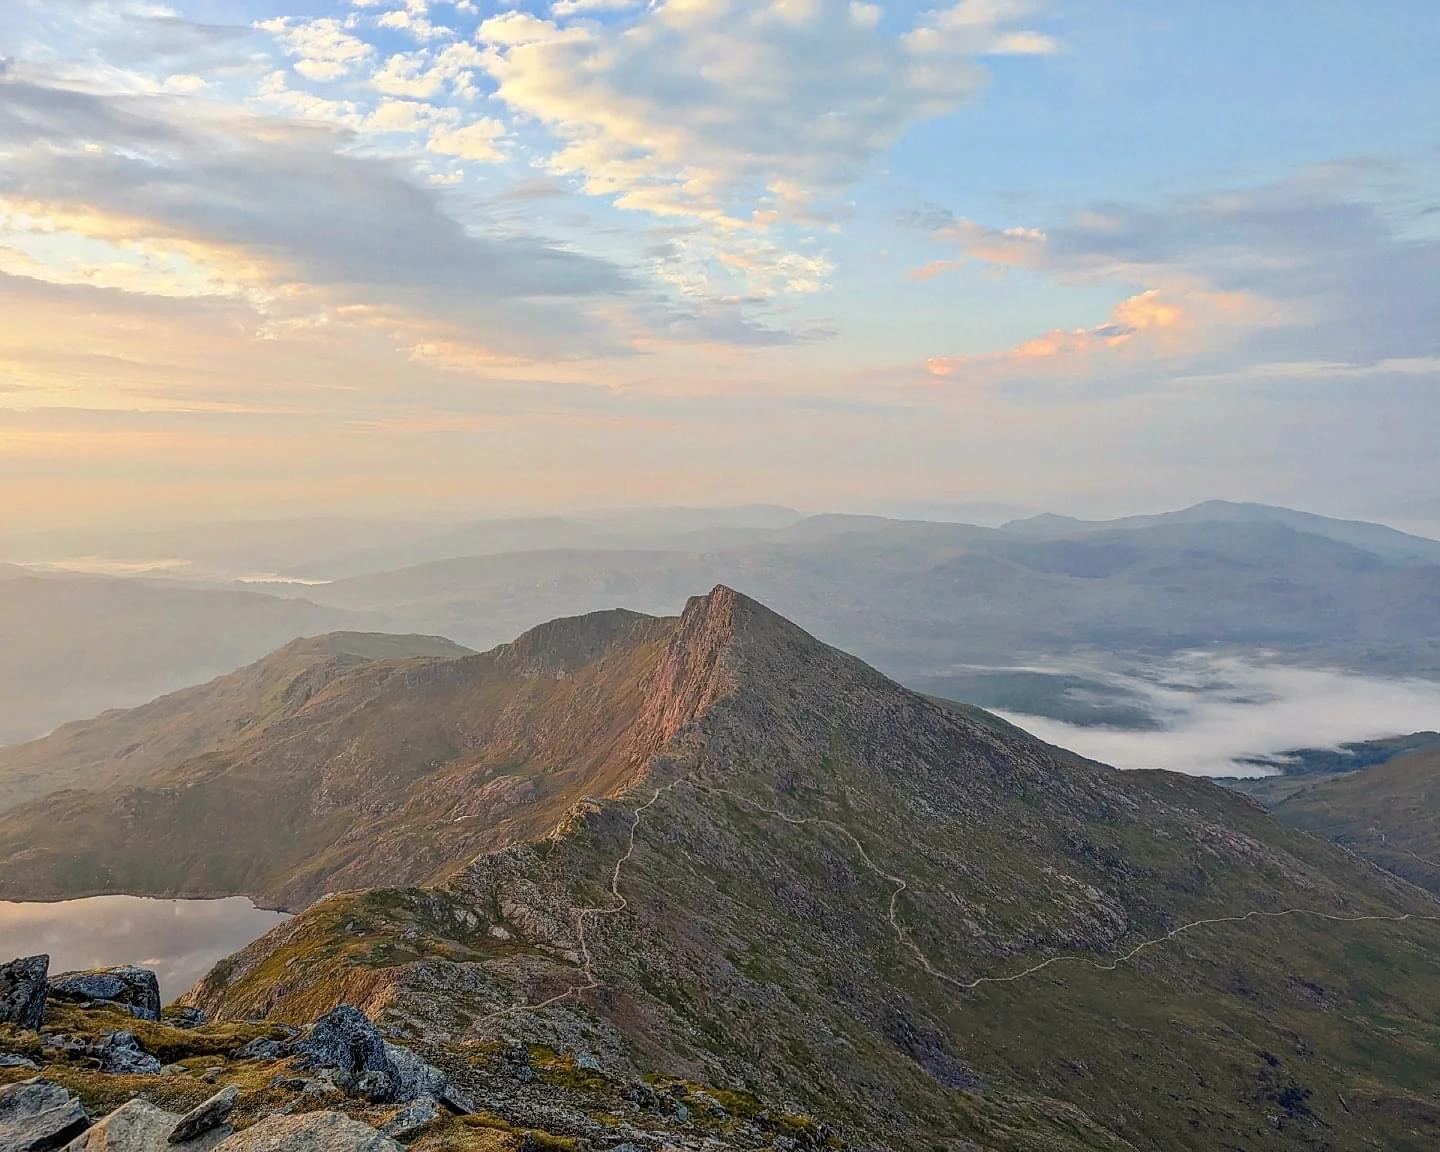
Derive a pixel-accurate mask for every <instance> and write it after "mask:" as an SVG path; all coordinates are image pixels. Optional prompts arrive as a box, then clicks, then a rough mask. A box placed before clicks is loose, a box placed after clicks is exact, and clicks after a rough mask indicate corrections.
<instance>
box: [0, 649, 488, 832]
mask: <svg viewBox="0 0 1440 1152" xmlns="http://www.w3.org/2000/svg"><path fill="white" fill-rule="evenodd" d="M467 652H468V650H467V649H465V648H462V647H461V646H460V645H458V644H453V643H451V642H450V641H449V640H445V639H442V638H440V637H438V636H394V635H390V634H387V633H362V632H334V633H330V634H328V635H325V636H316V637H312V638H309V639H302V640H294V641H292V642H291V643H289V644H287V645H285V647H283V648H281V649H280V650H279V651H277V652H273V653H271V654H270V655H269V656H267V657H265V658H264V659H262V660H260V661H258V662H257V663H255V664H252V665H249V666H248V667H245V668H242V669H240V670H239V671H238V672H234V673H231V674H230V675H227V676H221V677H219V678H217V679H215V680H212V681H210V682H209V683H207V684H201V685H198V686H197V687H193V688H187V689H183V690H182V691H179V692H174V693H171V694H170V695H168V696H162V697H160V698H159V699H157V700H153V701H151V702H150V703H149V704H145V705H142V706H141V707H139V708H132V709H128V710H115V711H111V712H106V713H104V714H103V715H101V716H98V717H96V718H95V719H93V720H82V721H76V722H74V723H71V724H66V725H64V726H63V727H61V728H59V729H57V730H56V731H54V732H52V733H51V734H50V735H49V736H46V737H44V738H43V739H40V740H34V741H31V742H30V743H28V744H17V745H12V746H10V747H8V748H0V812H3V811H5V810H6V809H9V808H15V807H18V806H19V805H20V804H23V803H25V802H26V801H30V800H36V799H39V798H40V797H41V796H45V795H48V794H49V793H51V792H59V791H63V790H65V789H67V788H84V789H91V790H94V789H99V788H104V787H107V786H109V785H112V784H119V785H125V784H130V785H135V784H141V783H143V782H144V781H146V780H148V779H149V778H150V776H151V775H152V774H158V777H159V778H160V779H162V780H163V779H164V778H165V773H166V771H167V770H170V769H173V768H174V767H175V766H176V765H178V764H180V763H182V762H184V761H185V760H187V759H189V758H190V757H192V756H196V755H202V754H204V753H207V752H213V751H217V750H219V749H221V748H226V747H232V746H235V745H238V744H242V743H244V742H245V741H246V740H247V739H249V738H250V737H252V736H255V735H258V734H259V733H261V732H264V731H266V730H268V729H269V728H270V726H271V725H272V724H274V723H277V722H279V721H280V720H282V719H284V718H285V717H288V716H293V715H295V714H296V713H297V712H299V711H300V710H302V709H303V708H304V706H305V704H306V703H307V702H308V701H309V700H310V699H311V697H313V696H314V695H315V694H316V693H318V692H320V691H322V690H323V689H324V688H325V687H326V686H327V685H329V684H330V683H331V682H332V681H334V680H337V679H339V678H341V677H343V676H345V675H347V674H349V673H352V672H355V671H356V670H357V669H359V668H361V667H363V666H364V665H366V664H368V663H369V662H371V661H374V660H393V659H404V658H417V657H451V658H453V657H457V656H463V655H466V654H467Z"/></svg>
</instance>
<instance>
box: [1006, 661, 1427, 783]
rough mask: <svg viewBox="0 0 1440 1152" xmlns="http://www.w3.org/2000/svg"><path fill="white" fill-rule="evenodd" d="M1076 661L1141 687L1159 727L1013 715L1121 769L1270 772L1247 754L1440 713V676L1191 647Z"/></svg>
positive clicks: (1415, 727) (1397, 726) (1381, 729)
mask: <svg viewBox="0 0 1440 1152" xmlns="http://www.w3.org/2000/svg"><path fill="white" fill-rule="evenodd" d="M1073 670H1074V671H1076V672H1077V673H1078V674H1080V675H1086V676H1092V677H1097V678H1099V679H1101V680H1103V681H1104V682H1106V683H1108V684H1110V685H1112V686H1113V687H1117V688H1120V689H1122V690H1124V691H1125V692H1126V693H1128V694H1132V695H1133V696H1134V697H1135V698H1138V699H1139V700H1140V701H1142V702H1144V703H1145V704H1146V705H1147V706H1148V708H1149V710H1150V711H1151V713H1152V714H1153V716H1154V718H1155V720H1156V722H1157V725H1158V726H1157V727H1156V728H1155V729H1154V730H1150V731H1128V730H1123V729H1118V728H1097V727H1083V726H1080V725H1076V724H1068V723H1064V722H1062V721H1058V720H1051V719H1049V718H1047V717H1040V716H1033V715H1026V714H1020V713H1006V714H1005V715H1006V716H1007V718H1008V719H1010V720H1012V721H1014V722H1015V723H1017V724H1019V725H1021V726H1022V727H1024V728H1026V729H1027V730H1028V731H1030V732H1033V733H1034V734H1035V735H1037V736H1039V737H1040V738H1041V739H1042V740H1048V741H1050V742H1052V743H1055V744H1059V745H1061V746H1062V747H1065V748H1070V749H1072V750H1074V751H1076V752H1079V753H1080V754H1081V755H1084V756H1089V757H1092V758H1093V759H1096V760H1100V761H1102V762H1103V763H1106V764H1112V765H1114V766H1115V767H1117V768H1166V769H1169V770H1171V771H1174V772H1187V773H1190V774H1191V775H1197V776H1230V775H1242V776H1243V775H1262V774H1263V770H1262V769H1259V768H1256V767H1254V766H1253V765H1246V764H1243V763H1241V761H1243V760H1247V759H1256V758H1265V757H1273V756H1277V755H1279V754H1281V753H1284V752H1288V751H1292V750H1294V749H1297V748H1334V747H1338V746H1339V745H1340V744H1343V743H1348V742H1352V741H1361V740H1374V739H1379V738H1382V737H1386V736H1396V735H1402V734H1408V733H1410V732H1418V731H1425V730H1428V729H1432V728H1434V727H1435V717H1436V716H1437V715H1440V684H1437V683H1435V682H1434V681H1430V680H1414V679H1400V678H1396V679H1390V678H1383V677H1375V676H1359V675H1355V674H1353V673H1348V672H1341V671H1336V670H1333V669H1325V668H1295V667H1288V666H1285V665H1281V664H1275V663H1270V662H1267V661H1265V660H1264V659H1263V656H1254V655H1251V656H1238V655H1227V656H1212V655H1210V654H1207V653H1189V654H1185V655H1182V656H1181V657H1180V658H1178V659H1177V660H1176V661H1174V662H1173V663H1168V664H1157V665H1153V666H1149V667H1146V668H1143V669H1140V670H1136V671H1127V672H1117V671H1113V670H1104V669H1097V668H1095V667H1093V666H1080V667H1077V668H1075V669H1073Z"/></svg>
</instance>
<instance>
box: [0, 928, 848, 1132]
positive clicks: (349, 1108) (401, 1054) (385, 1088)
mask: <svg viewBox="0 0 1440 1152" xmlns="http://www.w3.org/2000/svg"><path fill="white" fill-rule="evenodd" d="M47 966H48V965H47V958H46V957H44V956H37V957H26V958H22V959H19V960H15V961H12V962H11V963H9V964H3V965H0V1152H49V1150H53V1149H65V1150H67V1152H170V1150H175V1152H312V1150H313V1152H400V1150H401V1149H402V1148H405V1147H408V1148H411V1149H415V1150H416V1152H469V1150H472V1149H473V1150H486V1152H489V1150H494V1152H507V1150H512V1149H516V1150H518V1149H553V1150H556V1152H572V1150H573V1152H584V1150H587V1149H594V1150H596V1152H602V1150H611V1152H645V1150H657V1152H658V1150H660V1149H676V1150H693V1152H700V1150H707V1152H708V1150H715V1152H719V1150H722V1149H729V1148H735V1149H775V1150H777V1152H786V1150H798V1149H815V1148H842V1147H843V1146H844V1145H843V1142H842V1141H841V1139H840V1137H839V1134H838V1133H837V1132H835V1131H834V1130H832V1129H831V1128H829V1127H828V1126H826V1125H824V1124H822V1123H819V1122H817V1121H816V1120H815V1119H814V1118H813V1117H810V1116H807V1115H803V1114H798V1113H786V1112H780V1111H771V1110H767V1109H765V1108H764V1107H763V1106H762V1105H761V1103H760V1102H759V1101H758V1100H756V1099H754V1098H753V1097H751V1096H749V1095H745V1094H741V1093H734V1092H726V1091H724V1090H720V1089H715V1088H710V1087H706V1086H704V1085H701V1084H698V1083H694V1082H690V1081H683V1080H665V1079H659V1078H653V1077H652V1078H647V1079H631V1078H627V1077H625V1076H621V1075H617V1074H613V1073H612V1072H610V1071H608V1070H607V1069H606V1068H604V1067H602V1065H601V1062H600V1060H598V1059H597V1058H596V1057H594V1056H593V1055H591V1054H589V1053H585V1052H557V1051H554V1050H552V1049H546V1048H540V1047H527V1046H522V1045H515V1044H512V1045H508V1046H507V1045H499V1044H495V1045H488V1046H481V1045H477V1046H471V1047H467V1048H464V1049H456V1048H445V1047H439V1046H430V1047H428V1048H427V1050H426V1051H424V1052H419V1051H415V1050H413V1049H411V1048H409V1047H402V1046H400V1045H397V1044H393V1043H390V1042H389V1041H387V1040H386V1039H385V1038H384V1037H383V1036H382V1035H381V1033H380V1032H379V1031H378V1030H377V1029H376V1028H375V1026H374V1025H373V1024H372V1023H371V1022H370V1021H369V1020H368V1019H367V1018H366V1017H365V1015H364V1014H363V1013H362V1012H360V1011H358V1010H357V1009H355V1008H352V1007H349V1006H348V1005H346V1006H341V1007H339V1008H336V1009H334V1010H332V1011H330V1012H328V1013H326V1014H325V1015H324V1016H322V1017H321V1018H320V1019H318V1020H316V1021H315V1022H314V1023H313V1024H311V1025H310V1026H309V1027H306V1028H297V1027H294V1026H291V1025H283V1024H275V1023H268V1022H243V1021H207V1020H205V1019H204V1017H203V1015H202V1014H201V1013H199V1012H198V1011H197V1010H195V1009H193V1008H183V1007H182V1008H170V1009H165V1010H163V1011H162V1009H161V1008H160V1003H159V991H158V987H157V986H156V981H155V977H154V974H153V973H150V972H148V971H146V970H145V969H141V968H131V967H126V968H113V969H104V970H99V971H94V972H84V973H65V974H61V975H58V976H54V977H51V976H49V974H48V973H47Z"/></svg>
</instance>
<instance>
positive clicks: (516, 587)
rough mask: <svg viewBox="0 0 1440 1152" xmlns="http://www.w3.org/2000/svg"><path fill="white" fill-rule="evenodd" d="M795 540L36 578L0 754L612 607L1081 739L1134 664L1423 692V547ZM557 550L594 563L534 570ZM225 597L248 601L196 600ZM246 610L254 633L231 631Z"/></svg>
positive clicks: (784, 516) (879, 524) (1218, 539)
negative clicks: (318, 665) (794, 629)
mask: <svg viewBox="0 0 1440 1152" xmlns="http://www.w3.org/2000/svg"><path fill="white" fill-rule="evenodd" d="M794 516H795V514H794V513H792V512H790V511H789V510H786V509H770V508H764V507H761V508H740V509H728V510H727V509H710V510H698V511H697V510H691V509H679V510H675V509H669V510H667V509H659V510H639V511H634V512H622V513H613V514H605V515H603V516H598V515H597V517H596V518H595V519H594V520H593V521H586V520H573V519H561V520H558V521H549V520H530V521H497V522H490V523H489V524H481V525H471V526H470V527H469V528H467V529H460V530H456V531H454V532H450V533H448V534H447V533H441V534H435V533H432V534H431V536H430V537H429V539H430V543H429V544H425V545H423V548H424V549H431V550H432V551H433V552H434V553H439V554H442V555H443V554H445V553H452V552H455V551H460V550H470V551H473V550H474V549H477V548H478V549H480V550H481V551H482V552H483V553H484V554H481V555H460V556H445V557H444V558H437V559H435V560H433V561H431V562H429V563H425V564H418V565H416V564H411V565H408V566H398V565H397V566H394V567H391V568H390V569H389V570H386V571H379V572H376V571H370V570H369V569H371V568H373V567H374V566H376V565H384V564H385V563H386V562H387V561H388V560H394V559H395V558H396V557H397V556H402V555H410V556H413V555H415V554H417V552H416V550H417V549H418V548H421V545H420V544H419V543H418V542H417V541H414V540H411V541H408V542H402V543H397V542H395V541H393V540H387V539H384V538H381V539H379V540H378V541H377V542H375V543H374V545H373V546H372V542H371V541H370V538H369V537H368V536H365V535H363V534H360V535H359V538H358V539H357V538H354V537H353V536H352V538H349V539H348V540H347V544H348V547H349V549H350V551H349V552H348V553H347V554H345V555H340V554H336V553H333V552H332V553H329V557H330V558H329V560H328V561H327V562H326V564H324V565H321V566H320V567H318V568H315V569H306V570H307V571H314V572H321V573H323V572H325V571H329V572H331V573H334V572H336V571H342V570H346V569H349V568H353V569H355V570H356V573H357V574H355V575H353V576H348V577H346V578H343V579H336V580H334V581H333V582H330V583H322V584H317V585H297V584H281V583H268V584H252V585H246V586H243V587H240V586H237V587H235V588H234V589H231V590H222V589H221V588H219V587H217V586H215V585H207V586H197V585H185V584H182V583H180V582H179V581H174V580H170V581H160V580H152V581H148V582H141V581H136V580H133V579H132V580H129V581H116V580H112V581H109V582H105V581H99V582H94V583H91V584H89V585H87V586H85V587H86V588H88V591H86V592H85V593H84V595H81V593H80V592H79V591H72V592H67V593H65V594H64V595H62V592H61V587H62V586H61V585H48V586H44V587H42V586H40V585H37V584H34V581H35V580H37V579H40V577H38V576H36V575H35V574H33V573H26V572H24V571H23V570H11V571H10V572H9V573H8V574H7V573H6V572H5V571H4V570H3V569H0V623H3V622H4V621H5V620H6V619H8V618H11V617H7V616H6V612H7V611H9V609H7V607H6V603H7V601H9V602H13V603H14V604H15V605H16V607H15V612H16V616H15V617H13V618H15V619H17V620H18V617H19V616H25V617H26V618H27V622H26V623H24V624H19V623H17V625H16V627H17V632H16V635H18V636H19V637H20V638H21V640H20V642H18V643H16V644H13V645H11V646H10V647H9V648H8V649H7V648H5V647H4V646H0V689H8V690H9V694H8V695H0V741H4V740H7V739H8V740H16V739H22V738H28V737H33V736H37V735H39V734H41V733H42V732H44V731H46V730H48V729H49V728H50V727H53V726H54V725H55V724H58V723H62V722H64V721H67V720H74V719H77V718H79V717H82V716H86V715H91V714H93V713H94V712H96V711H98V710H100V709H101V708H104V707H110V706H117V705H133V704H138V703H141V702H143V701H144V700H147V699H150V698H151V697H153V696H155V695H157V694H159V693H161V692H165V691H171V690H173V689H175V688H178V687H181V686H183V685H184V684H187V683H194V682H195V681H197V680H199V679H202V678H204V677H206V676H213V675H217V674H220V673H222V672H226V671H229V670H232V669H233V668H235V667H238V666H239V665H241V664H244V663H246V662H248V661H251V660H254V659H257V658H258V657H259V656H261V655H263V654H264V653H265V652H267V651H271V650H273V649H274V648H275V647H278V646H279V645H280V644H283V643H284V642H285V641H287V640H289V639H291V638H293V637H294V636H296V635H312V634H315V633H319V632H325V631H332V630H336V629H358V630H365V631H375V630H386V631H394V632H401V633H421V634H426V635H442V636H448V637H451V638H453V639H454V640H456V641H457V642H458V643H461V644H464V645H466V646H467V647H470V648H474V649H486V648H489V647H492V646H493V645H496V644H499V643H502V642H503V641H505V640H506V639H508V638H510V637H513V636H515V635H517V634H519V633H520V632H523V631H524V630H525V629H527V628H530V627H533V626H534V625H536V624H539V623H541V622H542V621H545V620H549V619H553V618H555V617H560V616H575V615H582V614H584V613H588V612H592V611H597V610H601V609H604V608H608V607H611V606H614V605H617V604H618V605H624V606H626V607H628V608H631V609H633V610H636V611H640V612H646V613H652V614H660V615H664V614H669V613H673V612H675V611H676V610H678V608H679V607H680V605H681V604H682V603H683V602H684V600H685V598H686V596H687V594H688V593H689V592H690V590H692V589H694V588H696V587H709V586H712V585H714V584H716V583H728V584H731V585H737V586H743V587H746V588H748V589H751V590H753V591H754V592H755V593H756V594H757V595H759V596H760V597H762V598H763V599H764V600H765V602H767V603H769V604H772V605H773V606H775V608H776V609H777V610H779V611H782V612H783V613H784V614H785V615H786V616H788V617H790V618H792V619H794V620H796V621H797V622H799V623H800V624H802V625H803V626H804V627H806V628H808V629H810V630H811V631H812V632H814V633H815V634H816V635H818V636H820V637H822V638H823V639H825V640H826V641H828V642H832V643H836V644H839V645H841V646H843V647H845V648H846V649H848V650H851V651H854V652H855V653H856V654H857V655H859V656H861V657H863V658H864V659H866V660H868V661H870V662H871V663H873V664H875V665H876V666H877V667H879V668H881V669H883V670H884V671H885V672H886V673H888V674H890V675H893V676H895V677H897V678H898V679H900V680H902V681H903V682H905V683H906V684H908V685H909V686H911V687H913V688H916V689H919V690H922V691H925V692H929V693H933V694H935V695H938V696H944V697H950V698H960V699H967V700H972V701H974V702H976V703H982V704H984V705H986V706H987V707H993V708H1000V709H1010V710H1014V711H1023V712H1035V713H1039V714H1043V715H1047V716H1052V717H1055V718H1059V719H1066V720H1079V721H1080V722H1088V723H1105V724H1119V725H1123V726H1132V727H1133V726H1143V725H1144V724H1146V723H1148V722H1150V717H1149V716H1148V714H1147V713H1146V710H1145V707H1144V705H1145V702H1144V700H1141V699H1135V698H1131V697H1128V696H1126V695H1125V694H1123V693H1122V694H1120V695H1119V696H1117V694H1116V692H1115V690H1114V686H1113V685H1110V684H1107V683H1106V682H1105V681H1104V680H1103V679H1101V678H1098V677H1095V676H1087V675H1083V674H1076V673H1075V672H1074V668H1073V667H1072V665H1075V664H1076V663H1079V664H1084V663H1085V662H1086V661H1087V660H1088V659H1090V658H1091V657H1093V656H1094V655H1095V654H1097V653H1099V654H1104V655H1105V656H1106V657H1107V658H1113V659H1115V660H1120V661H1125V660H1136V661H1142V662H1151V661H1155V660H1163V659H1165V658H1166V657H1167V656H1169V655H1171V654H1174V653H1177V652H1181V651H1186V650H1191V649H1208V650H1215V649H1217V648H1218V649H1235V650H1240V651H1254V650H1256V649H1263V650H1265V652H1266V653H1267V659H1278V660H1280V661H1288V662H1295V663H1307V664H1311V665H1323V666H1328V667H1336V668H1342V669H1349V670H1352V671H1357V672H1364V673H1379V674H1386V675H1407V676H1426V677H1432V678H1440V563H1431V562H1426V561H1425V560H1424V557H1425V556H1426V555H1428V552H1429V550H1430V549H1431V548H1433V547H1440V544H1436V542H1433V541H1431V542H1427V541H1424V540H1421V539H1420V538H1417V537H1406V536H1404V535H1403V534H1399V533H1394V532H1392V531H1391V530H1389V529H1384V528H1379V527H1378V526H1375V525H1363V524H1359V525H1357V524H1352V523H1349V522H1341V521H1332V520H1328V519H1326V518H1324V517H1308V516H1306V515H1305V514H1303V513H1290V512H1288V511H1286V510H1284V509H1265V508H1263V507H1261V506H1256V505H1225V504H1208V505H1201V506H1198V507H1197V509H1191V510H1187V511H1186V512H1183V513H1177V514H1174V515H1172V516H1160V517H1151V518H1137V519H1134V520H1131V521H1121V522H1106V523H1098V524H1094V525H1081V526H1080V527H1079V528H1076V527H1075V522H1065V524H1066V525H1067V526H1066V527H1064V528H1061V527H1059V526H1057V525H1056V524H1051V526H1050V527H1049V528H1047V529H1045V530H1043V531H1037V530H1036V528H1035V524H1034V522H1033V521H1032V522H1028V523H1029V524H1030V527H1029V528H1026V527H1024V526H1020V527H1016V526H1011V527H1009V528H1007V529H1005V530H996V529H993V528H983V527H976V526H973V525H966V524H953V523H936V522H929V521H915V520H895V519H889V518H886V517H882V516H855V515H840V514H826V515H820V516H811V517H803V518H798V519H792V517H794ZM1217 517H1218V518H1217ZM1116 523H1120V524H1122V525H1128V526H1122V527H1118V528H1117V527H1115V524H1116ZM685 525H688V526H689V527H688V528H687V529H686V530H685V531H676V529H677V527H680V526H685ZM707 525H708V526H707ZM556 533H559V535H558V536H557V535H556ZM507 534H508V535H507ZM1342 537H1343V538H1342ZM1397 537H1398V539H1397ZM561 538H569V539H571V540H572V541H573V540H584V541H588V542H587V543H585V544H584V546H567V547H563V548H560V547H553V546H549V545H552V544H553V543H554V542H555V540H557V539H561ZM597 539H601V540H603V546H597V545H596V544H595V543H594V542H593V541H595V540H597ZM1355 541H1361V542H1363V543H1364V544H1368V545H1371V546H1372V547H1366V546H1362V545H1361V544H1357V543H1356V542H1355ZM333 542H334V541H330V540H327V541H325V546H326V547H327V548H328V547H329V545H330V543H333ZM537 542H539V543H545V544H546V545H547V546H546V547H543V548H541V547H535V546H534V545H535V544H536V543H537ZM361 544H363V547H360V545H361ZM515 548H522V549H523V550H520V551H516V550H513V549H515ZM402 563H403V562H402ZM307 578H316V579H319V578H320V577H319V576H315V577H307ZM53 579H61V577H53ZM17 582H18V583H17ZM22 586H23V587H24V588H25V589H26V591H25V592H24V594H23V595H20V594H18V593H17V592H16V589H18V588H20V587H22ZM72 587H73V588H74V589H79V588H80V587H81V586H80V585H74V586H72ZM121 588H124V589H128V591H126V592H125V593H124V595H123V597H122V596H121V594H120V593H119V592H118V591H116V589H121ZM141 588H143V589H144V591H138V590H137V589H141ZM222 591H224V592H225V594H227V595H229V594H236V595H243V596H245V597H248V598H249V599H246V600H243V601H238V600H237V601H226V600H213V601H209V600H205V599H204V596H205V595H207V594H215V593H219V592H222ZM66 595H73V596H74V597H75V598H76V602H77V605H78V607H77V608H76V610H75V611H74V612H73V613H71V612H67V611H61V610H59V608H58V604H59V603H61V602H62V601H63V600H64V598H65V596H66ZM87 598H88V599H90V600H91V601H93V602H94V603H93V605H92V608H93V610H92V608H86V607H84V601H85V600H86V599H87ZM296 601H309V603H308V604H300V605H298V606H297V604H296V603H295V602H296ZM52 602H53V603H52ZM47 603H50V604H51V606H49V607H47ZM122 604H124V605H125V607H124V608H123V610H122V609H121V605H122ZM205 604H210V605H213V608H208V609H202V607H201V606H202V605H205ZM242 604H243V605H245V607H244V609H243V612H244V614H245V617H246V618H249V617H253V618H254V619H255V620H256V621H257V622H259V623H257V624H256V626H254V627H251V626H249V625H245V626H240V624H239V621H240V620H241V619H242V616H240V615H237V613H241V611H242V609H241V605H242ZM22 605H24V606H22ZM31 621H33V622H34V624H35V625H36V626H37V627H41V626H43V628H42V631H40V632H37V633H36V635H38V636H42V637H43V639H44V643H43V644H41V645H39V646H38V647H37V646H33V645H29V644H28V642H27V641H25V640H24V637H25V635H26V627H28V623H29V622H31ZM167 621H168V622H167ZM181 621H189V623H184V624H182V623H181ZM141 636H144V637H147V642H146V643H141V642H140V637H141ZM152 648H154V653H153V655H152V652H151V649H152ZM1046 669H1052V670H1055V671H1056V672H1063V673H1064V674H1063V675H1059V674H1055V675H1051V674H1048V673H1047V672H1046ZM32 689H33V691H32Z"/></svg>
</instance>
